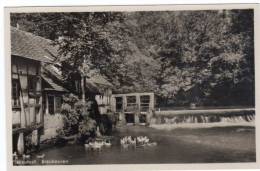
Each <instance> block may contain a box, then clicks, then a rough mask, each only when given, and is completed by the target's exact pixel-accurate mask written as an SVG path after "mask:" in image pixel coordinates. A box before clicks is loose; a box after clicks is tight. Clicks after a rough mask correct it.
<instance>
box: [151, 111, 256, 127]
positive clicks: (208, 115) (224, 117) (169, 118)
mask: <svg viewBox="0 0 260 171" xmlns="http://www.w3.org/2000/svg"><path fill="white" fill-rule="evenodd" d="M174 112H175V111H173V112H172V113H170V112H167V115H163V114H162V115H160V114H156V115H155V116H154V122H155V124H181V123H216V122H221V123H240V122H253V121H254V120H255V112H254V110H248V111H244V110H241V111H239V112H237V111H234V112H230V111H228V112H223V111H221V112H219V113H216V112H215V113H212V112H211V111H206V110H205V111H203V112H201V113H195V114H192V112H189V113H187V114H175V113H174Z"/></svg>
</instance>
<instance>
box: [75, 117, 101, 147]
mask: <svg viewBox="0 0 260 171" xmlns="http://www.w3.org/2000/svg"><path fill="white" fill-rule="evenodd" d="M96 127H97V123H96V121H95V120H93V119H91V118H89V117H85V118H84V119H83V120H82V121H81V122H80V123H79V128H78V137H79V140H80V141H81V142H84V141H85V140H86V139H88V138H89V137H94V136H95V134H96Z"/></svg>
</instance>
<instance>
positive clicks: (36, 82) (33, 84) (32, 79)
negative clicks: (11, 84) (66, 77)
mask: <svg viewBox="0 0 260 171" xmlns="http://www.w3.org/2000/svg"><path fill="white" fill-rule="evenodd" d="M28 91H29V95H30V96H35V95H36V94H39V95H41V82H40V78H39V77H38V76H35V75H29V76H28Z"/></svg>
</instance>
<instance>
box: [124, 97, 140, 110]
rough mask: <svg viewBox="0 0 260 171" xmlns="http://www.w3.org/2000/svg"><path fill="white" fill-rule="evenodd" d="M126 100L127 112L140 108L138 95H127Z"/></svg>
mask: <svg viewBox="0 0 260 171" xmlns="http://www.w3.org/2000/svg"><path fill="white" fill-rule="evenodd" d="M126 101H127V105H126V111H127V112H130V111H136V110H138V105H137V103H136V96H126Z"/></svg>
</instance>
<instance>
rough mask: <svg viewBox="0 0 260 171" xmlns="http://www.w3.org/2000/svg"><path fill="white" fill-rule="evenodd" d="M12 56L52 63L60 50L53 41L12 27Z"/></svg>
mask: <svg viewBox="0 0 260 171" xmlns="http://www.w3.org/2000/svg"><path fill="white" fill-rule="evenodd" d="M11 54H12V55H15V56H20V57H24V58H28V59H32V60H37V61H42V62H52V61H53V60H54V59H55V58H56V56H57V55H58V48H57V47H56V46H54V45H53V42H52V41H51V40H48V39H45V38H43V37H40V36H36V35H34V34H32V33H29V32H26V31H22V30H19V29H17V28H15V27H11Z"/></svg>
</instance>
